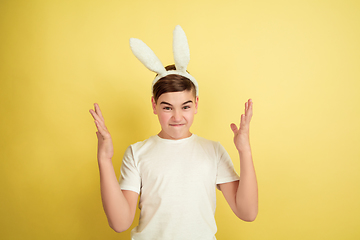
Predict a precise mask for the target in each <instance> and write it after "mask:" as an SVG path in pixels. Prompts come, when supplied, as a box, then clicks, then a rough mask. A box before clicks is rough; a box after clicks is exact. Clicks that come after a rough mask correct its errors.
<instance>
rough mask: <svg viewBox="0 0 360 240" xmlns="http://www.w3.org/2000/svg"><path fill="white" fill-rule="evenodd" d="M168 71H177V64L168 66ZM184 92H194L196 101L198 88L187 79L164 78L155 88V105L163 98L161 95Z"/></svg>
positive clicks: (170, 75) (172, 76)
mask: <svg viewBox="0 0 360 240" xmlns="http://www.w3.org/2000/svg"><path fill="white" fill-rule="evenodd" d="M165 69H166V71H169V70H176V67H175V64H172V65H168V66H166V67H165ZM182 91H192V93H193V95H194V99H196V88H195V85H194V83H193V82H192V81H190V79H188V78H187V77H184V76H181V75H177V74H169V75H167V76H165V77H163V78H160V79H159V80H158V81H157V82H156V83H155V84H154V87H153V96H154V100H155V103H157V100H158V99H159V97H160V96H161V94H164V93H167V92H182Z"/></svg>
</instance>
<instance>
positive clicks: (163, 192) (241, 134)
mask: <svg viewBox="0 0 360 240" xmlns="http://www.w3.org/2000/svg"><path fill="white" fill-rule="evenodd" d="M176 31H177V32H176ZM177 36H178V38H177ZM176 38H177V39H182V41H183V40H184V33H183V31H182V29H179V26H178V27H177V29H176V30H175V31H174V45H176V44H177V43H176ZM185 39H186V38H185ZM140 44H142V43H140ZM185 45H186V44H185ZM146 47H147V46H146ZM146 47H144V46H143V45H141V46H140V47H139V49H141V51H148V49H146ZM132 48H134V46H132ZM135 48H136V47H135ZM144 49H145V50H144ZM180 49H182V51H181V53H183V50H184V48H183V46H182V47H181V48H180ZM132 50H133V52H134V54H135V55H136V56H137V57H138V58H139V59H140V60H141V61H142V62H143V63H144V65H145V66H147V67H148V68H149V69H151V70H153V69H155V72H157V73H158V76H157V77H156V78H155V80H154V82H153V97H152V108H153V111H154V114H156V115H158V119H159V123H160V125H161V131H160V133H159V134H158V135H155V136H152V137H150V138H149V139H147V140H145V141H142V142H138V143H135V144H132V145H131V146H129V147H128V148H127V150H126V152H125V154H124V158H123V163H122V166H121V177H120V187H119V185H118V181H117V178H116V176H115V172H114V169H113V166H112V162H111V158H112V156H113V145H112V140H111V136H110V133H109V131H108V130H107V128H106V126H105V123H104V118H103V116H102V114H101V111H100V108H99V106H98V105H97V104H95V111H93V110H90V113H91V114H92V116H93V118H94V119H95V124H96V127H97V129H98V132H97V133H96V134H97V137H98V163H99V169H100V186H101V196H102V201H103V207H104V210H105V213H106V215H107V218H108V221H109V225H110V226H111V228H113V229H114V230H115V231H116V232H122V231H125V230H127V229H128V228H129V227H130V225H131V224H132V222H133V219H134V215H135V211H136V204H137V199H138V196H139V194H140V202H139V208H140V209H141V212H140V219H139V225H138V226H137V227H136V228H134V229H133V230H132V232H131V235H132V239H136V240H138V239H208V240H210V239H216V238H215V233H216V223H215V219H214V213H215V205H216V192H215V191H216V190H215V189H216V187H217V188H218V189H219V190H221V191H222V193H223V195H224V197H225V199H226V201H227V202H228V204H229V206H230V207H231V209H232V210H233V212H234V213H235V214H236V216H238V217H239V218H240V219H242V220H244V221H253V220H254V219H255V218H256V216H257V211H258V197H257V181H256V176H255V170H254V166H253V162H252V156H251V149H250V142H249V124H250V120H251V117H252V101H251V99H249V101H248V102H246V103H245V114H242V115H241V122H240V128H239V129H238V128H237V127H236V125H235V124H231V129H232V131H233V132H234V143H235V146H236V148H237V150H238V151H239V155H240V180H239V177H238V176H237V174H236V172H235V170H234V167H233V164H232V162H231V159H230V157H229V155H228V154H227V152H226V151H225V149H224V148H223V147H222V146H221V144H220V143H218V142H214V141H210V140H206V139H204V138H201V137H199V136H197V135H195V134H192V133H191V132H190V127H191V125H192V122H193V120H194V115H195V114H196V113H197V108H198V101H199V97H198V86H197V82H196V80H194V79H193V77H192V76H191V75H190V74H189V73H188V72H186V66H187V63H186V62H188V60H185V61H183V60H182V59H187V58H188V56H185V57H184V56H180V59H179V57H178V58H177V57H176V56H175V55H176V52H177V50H176V49H174V57H175V65H176V67H175V66H168V67H166V69H165V71H163V70H162V69H161V68H160V67H159V65H158V66H155V67H154V66H150V67H149V64H148V62H147V61H146V60H144V59H143V58H142V57H141V56H140V57H139V54H141V53H139V52H136V49H135V50H134V49H132ZM185 52H186V50H185ZM150 55H151V54H150ZM146 56H149V52H147V54H146ZM153 59H154V57H153V56H152V58H151V63H153Z"/></svg>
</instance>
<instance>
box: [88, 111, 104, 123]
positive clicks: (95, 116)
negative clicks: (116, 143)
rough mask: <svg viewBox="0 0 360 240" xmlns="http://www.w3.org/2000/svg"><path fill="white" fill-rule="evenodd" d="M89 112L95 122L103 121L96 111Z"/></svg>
mask: <svg viewBox="0 0 360 240" xmlns="http://www.w3.org/2000/svg"><path fill="white" fill-rule="evenodd" d="M89 112H90V114H91V115H92V116H93V118H94V120H98V121H102V120H101V119H100V117H99V116H98V115H97V114H96V112H95V111H94V110H92V109H90V110H89Z"/></svg>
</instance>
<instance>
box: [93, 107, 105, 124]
mask: <svg viewBox="0 0 360 240" xmlns="http://www.w3.org/2000/svg"><path fill="white" fill-rule="evenodd" d="M94 106H95V111H96V113H97V114H98V116H99V117H100V118H101V120H102V121H103V122H105V120H104V117H103V115H102V113H101V110H100V106H99V104H97V103H95V104H94Z"/></svg>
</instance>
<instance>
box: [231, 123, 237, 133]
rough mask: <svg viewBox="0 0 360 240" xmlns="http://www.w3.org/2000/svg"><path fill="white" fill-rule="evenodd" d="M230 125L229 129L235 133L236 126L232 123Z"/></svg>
mask: <svg viewBox="0 0 360 240" xmlns="http://www.w3.org/2000/svg"><path fill="white" fill-rule="evenodd" d="M230 127H231V130H232V131H233V133H234V134H236V133H237V131H238V128H237V126H236V125H235V124H234V123H232V124H230Z"/></svg>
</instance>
